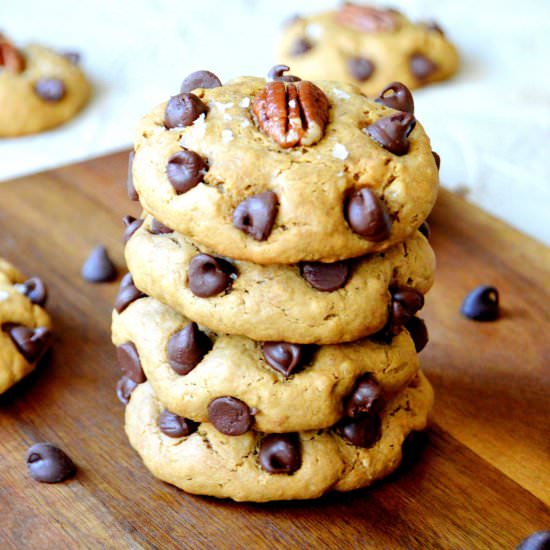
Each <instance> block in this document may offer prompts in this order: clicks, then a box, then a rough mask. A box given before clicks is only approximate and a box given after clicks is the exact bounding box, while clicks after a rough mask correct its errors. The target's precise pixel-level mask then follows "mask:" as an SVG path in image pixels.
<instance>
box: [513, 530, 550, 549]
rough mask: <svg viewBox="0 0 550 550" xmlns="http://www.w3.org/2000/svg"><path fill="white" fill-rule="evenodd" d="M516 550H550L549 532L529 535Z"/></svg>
mask: <svg viewBox="0 0 550 550" xmlns="http://www.w3.org/2000/svg"><path fill="white" fill-rule="evenodd" d="M516 550H550V531H537V532H536V533H533V534H532V535H529V536H528V537H527V538H526V539H523V540H522V541H521V542H520V544H519V545H518V546H517V547H516Z"/></svg>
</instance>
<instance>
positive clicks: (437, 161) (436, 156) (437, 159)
mask: <svg viewBox="0 0 550 550" xmlns="http://www.w3.org/2000/svg"><path fill="white" fill-rule="evenodd" d="M432 155H433V157H434V160H435V165H436V166H437V169H438V170H439V167H440V166H441V157H440V156H439V155H438V154H437V153H436V152H435V151H432Z"/></svg>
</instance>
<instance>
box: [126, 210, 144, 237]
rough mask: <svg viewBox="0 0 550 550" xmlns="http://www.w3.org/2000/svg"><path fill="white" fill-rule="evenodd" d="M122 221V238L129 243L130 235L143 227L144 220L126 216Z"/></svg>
mask: <svg viewBox="0 0 550 550" xmlns="http://www.w3.org/2000/svg"><path fill="white" fill-rule="evenodd" d="M122 223H123V224H124V233H123V237H122V239H123V241H124V242H125V243H127V242H128V241H129V240H130V237H131V236H132V235H133V234H134V233H135V232H136V231H137V230H138V229H139V228H140V227H141V224H142V223H143V220H142V219H141V218H138V219H136V218H134V216H124V218H122Z"/></svg>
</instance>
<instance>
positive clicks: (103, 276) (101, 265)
mask: <svg viewBox="0 0 550 550" xmlns="http://www.w3.org/2000/svg"><path fill="white" fill-rule="evenodd" d="M81 274H82V278H83V279H84V280H85V281H88V282H89V283H105V282H109V281H113V280H114V279H116V276H117V270H116V267H115V264H113V262H112V260H111V258H109V254H107V249H106V248H105V247H104V246H103V245H99V246H96V248H94V249H93V250H92V251H91V252H90V255H89V256H88V259H87V260H86V261H85V262H84V265H83V266H82V271H81Z"/></svg>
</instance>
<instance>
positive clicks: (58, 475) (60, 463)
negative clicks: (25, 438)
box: [26, 443, 76, 483]
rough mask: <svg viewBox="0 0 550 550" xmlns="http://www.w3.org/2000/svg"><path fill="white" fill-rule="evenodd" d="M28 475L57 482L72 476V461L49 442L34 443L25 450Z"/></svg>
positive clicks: (40, 479) (45, 480)
mask: <svg viewBox="0 0 550 550" xmlns="http://www.w3.org/2000/svg"><path fill="white" fill-rule="evenodd" d="M26 460H27V468H28V470H29V475H30V476H31V477H32V478H33V479H34V480H36V481H41V482H42V483H59V482H60V481H64V480H65V479H67V478H69V477H72V476H74V474H75V473H76V466H75V465H74V462H73V461H72V460H71V459H70V458H69V457H68V456H67V454H65V452H63V451H62V450H61V449H59V448H58V447H55V446H54V445H52V444H51V443H36V444H34V445H33V446H32V447H31V448H30V449H29V450H28V451H27V459H26Z"/></svg>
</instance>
